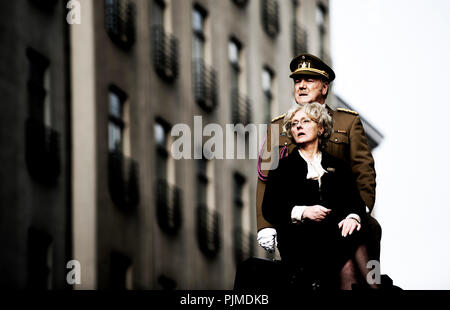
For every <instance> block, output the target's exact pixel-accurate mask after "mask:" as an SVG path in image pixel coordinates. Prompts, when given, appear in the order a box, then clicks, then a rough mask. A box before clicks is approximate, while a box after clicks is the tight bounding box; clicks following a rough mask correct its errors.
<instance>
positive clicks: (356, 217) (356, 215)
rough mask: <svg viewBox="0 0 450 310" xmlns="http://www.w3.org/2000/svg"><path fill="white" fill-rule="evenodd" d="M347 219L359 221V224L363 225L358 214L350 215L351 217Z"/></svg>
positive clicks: (348, 216)
mask: <svg viewBox="0 0 450 310" xmlns="http://www.w3.org/2000/svg"><path fill="white" fill-rule="evenodd" d="M346 219H355V220H357V221H358V223H360V224H361V218H360V217H359V215H358V214H356V213H350V214H349V215H347V217H346Z"/></svg>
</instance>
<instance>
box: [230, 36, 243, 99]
mask: <svg viewBox="0 0 450 310" xmlns="http://www.w3.org/2000/svg"><path fill="white" fill-rule="evenodd" d="M240 55H241V44H240V43H239V42H238V41H237V40H236V39H231V40H230V41H229V43H228V59H229V61H230V65H231V66H230V67H231V70H230V71H231V78H230V84H231V89H232V90H234V91H236V92H239V79H240V71H241V66H240Z"/></svg>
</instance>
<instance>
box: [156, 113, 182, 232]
mask: <svg viewBox="0 0 450 310" xmlns="http://www.w3.org/2000/svg"><path fill="white" fill-rule="evenodd" d="M169 128H170V126H169V125H168V124H167V123H166V122H164V121H163V120H161V119H157V120H156V122H155V126H154V134H155V145H156V161H155V162H156V167H155V171H156V178H157V180H156V216H157V219H158V223H159V226H160V228H161V229H162V230H163V231H164V232H166V233H167V234H170V235H174V234H176V233H177V232H178V230H179V228H180V226H181V220H182V218H181V216H182V214H181V194H182V193H181V190H180V189H179V188H178V187H176V186H175V161H174V159H173V157H171V156H170V152H169V151H168V148H169V145H171V138H172V137H171V136H170V135H169V134H168V132H169Z"/></svg>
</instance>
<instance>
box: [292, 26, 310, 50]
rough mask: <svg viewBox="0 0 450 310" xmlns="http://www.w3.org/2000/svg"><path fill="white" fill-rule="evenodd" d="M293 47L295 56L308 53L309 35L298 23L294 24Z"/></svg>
mask: <svg viewBox="0 0 450 310" xmlns="http://www.w3.org/2000/svg"><path fill="white" fill-rule="evenodd" d="M292 47H293V52H294V56H297V55H298V54H301V53H306V52H308V33H307V32H306V30H305V29H304V28H303V27H302V26H300V25H298V24H297V23H296V22H293V23H292Z"/></svg>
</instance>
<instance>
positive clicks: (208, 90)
mask: <svg viewBox="0 0 450 310" xmlns="http://www.w3.org/2000/svg"><path fill="white" fill-rule="evenodd" d="M192 73H193V77H192V79H193V84H194V85H193V88H194V98H195V101H196V102H197V103H198V104H199V105H200V106H201V107H202V108H203V109H204V110H205V111H207V112H211V111H212V110H214V108H215V107H216V106H217V93H218V90H217V82H216V72H215V71H214V70H213V69H212V68H209V67H208V66H207V65H205V63H204V61H203V60H202V59H196V60H194V61H193V64H192Z"/></svg>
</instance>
